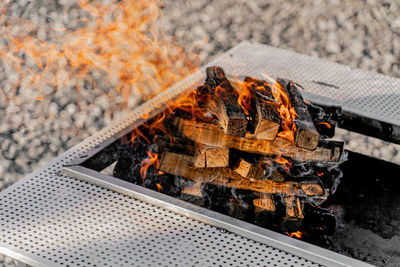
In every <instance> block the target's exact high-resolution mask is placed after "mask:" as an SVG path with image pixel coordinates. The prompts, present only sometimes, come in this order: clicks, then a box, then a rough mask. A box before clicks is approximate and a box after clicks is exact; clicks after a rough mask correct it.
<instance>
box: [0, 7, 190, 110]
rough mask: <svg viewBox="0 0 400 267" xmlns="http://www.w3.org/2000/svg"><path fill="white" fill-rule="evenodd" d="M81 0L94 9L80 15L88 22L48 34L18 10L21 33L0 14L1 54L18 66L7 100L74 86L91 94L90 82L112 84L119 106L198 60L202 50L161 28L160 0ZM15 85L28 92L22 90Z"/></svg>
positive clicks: (177, 77) (18, 100) (159, 88)
mask: <svg viewBox="0 0 400 267" xmlns="http://www.w3.org/2000/svg"><path fill="white" fill-rule="evenodd" d="M79 5H80V7H81V8H83V9H84V10H86V11H87V12H88V14H89V15H88V18H87V19H82V20H81V22H82V23H83V24H84V25H85V26H84V27H83V28H81V29H80V30H77V31H75V32H72V33H67V29H57V31H54V32H51V33H50V37H51V41H48V42H45V41H41V40H40V39H38V38H37V37H36V36H35V35H34V34H35V32H36V31H34V30H33V29H34V28H35V27H40V26H36V25H33V24H32V23H30V22H28V21H22V20H20V19H18V18H15V19H14V21H16V22H15V23H13V24H16V23H18V24H20V25H26V26H25V27H21V28H23V29H24V30H23V31H20V32H19V33H18V34H15V33H14V32H15V31H12V28H11V26H8V25H7V24H10V20H8V21H7V24H6V21H5V19H4V17H5V16H0V23H1V24H2V31H0V38H1V39H3V40H4V42H3V43H6V44H7V45H4V46H1V44H0V60H1V61H2V62H4V63H5V64H7V65H8V66H10V68H11V69H12V70H15V75H14V76H13V77H10V79H9V81H8V83H9V84H10V86H9V87H10V88H11V86H12V87H13V88H11V89H8V90H7V92H6V93H5V95H6V101H7V102H8V100H10V99H14V100H15V102H16V103H23V102H26V101H31V100H32V99H46V98H48V96H50V95H51V94H54V93H55V92H56V91H57V90H60V89H64V88H75V89H74V90H76V94H77V95H79V96H80V97H77V98H78V99H79V98H82V97H83V96H86V97H92V95H90V94H89V96H88V94H87V93H86V94H85V92H84V91H85V90H83V89H85V88H87V84H90V88H89V89H91V88H95V87H96V88H99V87H101V89H103V90H104V91H106V90H110V88H112V89H111V91H110V92H109V94H108V96H109V97H110V102H111V104H114V107H113V108H114V109H119V108H126V107H128V108H129V107H132V106H133V105H134V104H135V103H137V100H138V96H141V97H142V98H144V99H149V98H151V97H153V96H154V95H155V94H156V93H159V92H161V91H163V90H165V89H167V88H168V87H169V86H171V85H172V84H174V83H176V82H177V81H179V80H181V79H182V78H184V77H186V76H188V75H189V74H190V73H192V72H193V71H194V70H195V69H196V68H197V67H196V66H197V63H195V62H196V61H197V57H196V56H195V55H192V54H191V52H186V51H185V50H184V49H183V48H182V47H180V46H178V45H176V44H175V40H174V39H173V38H171V37H167V36H165V35H164V34H163V33H162V32H161V31H160V30H159V25H162V23H159V20H160V19H159V17H160V6H162V3H161V2H160V1H159V0H150V1H147V0H135V1H121V2H119V3H111V4H100V3H98V2H96V1H80V2H79ZM5 13H7V11H6V10H3V14H5ZM11 15H12V14H10V16H11ZM92 77H95V79H96V80H97V81H90V80H91V79H93V78H92ZM88 80H89V83H88ZM17 90H18V91H23V92H24V93H23V95H24V96H26V97H23V96H17V93H16V91H17ZM133 96H135V97H133ZM0 100H1V99H0ZM118 103H119V104H120V105H119V104H118Z"/></svg>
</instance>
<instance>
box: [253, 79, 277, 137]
mask: <svg viewBox="0 0 400 267" xmlns="http://www.w3.org/2000/svg"><path fill="white" fill-rule="evenodd" d="M245 82H246V83H248V84H249V85H250V97H251V100H250V102H251V103H250V108H249V112H250V117H251V118H252V120H251V123H249V126H248V129H250V133H252V134H253V136H254V138H255V139H262V140H274V139H275V137H276V134H277V133H278V130H279V127H280V124H281V119H280V116H279V113H278V106H279V104H278V103H277V102H275V99H274V96H273V94H272V91H271V88H269V87H268V86H266V83H265V82H264V81H259V80H256V79H253V78H250V77H246V78H245Z"/></svg>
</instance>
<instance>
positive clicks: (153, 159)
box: [140, 151, 160, 180]
mask: <svg viewBox="0 0 400 267" xmlns="http://www.w3.org/2000/svg"><path fill="white" fill-rule="evenodd" d="M146 153H147V156H148V158H146V159H144V160H143V161H142V163H141V166H140V176H141V177H142V179H143V180H144V179H146V175H147V170H148V169H149V167H150V166H152V165H154V166H155V170H156V171H157V170H158V167H159V166H160V162H159V160H158V154H156V153H153V152H149V151H146Z"/></svg>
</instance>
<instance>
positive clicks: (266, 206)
mask: <svg viewBox="0 0 400 267" xmlns="http://www.w3.org/2000/svg"><path fill="white" fill-rule="evenodd" d="M253 204H254V207H255V208H256V212H260V211H275V210H276V207H275V201H274V199H273V198H272V196H271V195H263V194H261V195H259V198H256V199H254V200H253ZM257 209H258V210H257Z"/></svg>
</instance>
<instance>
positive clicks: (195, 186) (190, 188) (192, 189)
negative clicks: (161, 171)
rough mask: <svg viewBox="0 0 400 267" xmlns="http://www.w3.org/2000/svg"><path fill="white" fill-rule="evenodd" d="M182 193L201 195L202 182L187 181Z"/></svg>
mask: <svg viewBox="0 0 400 267" xmlns="http://www.w3.org/2000/svg"><path fill="white" fill-rule="evenodd" d="M181 193H182V194H186V195H191V196H196V197H201V196H202V194H201V183H186V184H184V185H183V186H182V189H181Z"/></svg>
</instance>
